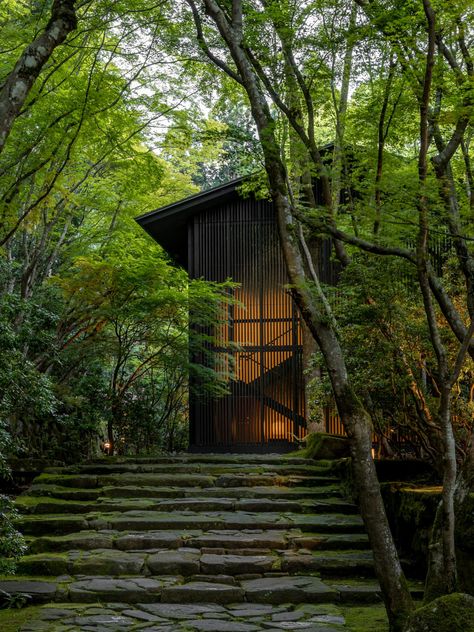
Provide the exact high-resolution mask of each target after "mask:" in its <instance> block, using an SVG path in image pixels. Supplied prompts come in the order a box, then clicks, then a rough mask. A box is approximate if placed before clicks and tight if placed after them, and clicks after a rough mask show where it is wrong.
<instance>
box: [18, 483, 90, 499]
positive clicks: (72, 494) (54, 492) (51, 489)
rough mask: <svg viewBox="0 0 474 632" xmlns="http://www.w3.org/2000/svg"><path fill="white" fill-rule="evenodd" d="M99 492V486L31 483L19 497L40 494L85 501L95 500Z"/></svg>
mask: <svg viewBox="0 0 474 632" xmlns="http://www.w3.org/2000/svg"><path fill="white" fill-rule="evenodd" d="M101 493H102V490H101V489H100V488H97V489H80V488H79V489H75V488H74V487H61V486H60V485H42V484H33V485H31V487H29V488H28V489H27V490H25V491H24V492H23V494H22V496H21V498H23V497H24V496H37V497H39V496H42V497H48V498H58V499H61V500H75V501H87V500H96V499H97V498H99V496H100V495H101Z"/></svg>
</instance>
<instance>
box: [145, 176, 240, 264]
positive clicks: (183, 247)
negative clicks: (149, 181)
mask: <svg viewBox="0 0 474 632" xmlns="http://www.w3.org/2000/svg"><path fill="white" fill-rule="evenodd" d="M244 180H246V178H245V177H243V178H236V179H235V180H231V181H230V182H227V183H226V184H222V185H220V186H217V187H214V188H212V189H208V190H207V191H203V192H201V193H197V194H196V195H191V196H190V197H187V198H185V199H184V200H181V201H179V202H174V203H173V204H168V205H167V206H163V207H161V208H158V209H156V210H155V211H150V212H149V213H145V214H144V215H140V216H139V217H137V218H135V219H136V221H137V222H138V224H139V225H140V226H141V227H142V228H143V229H144V230H145V231H146V232H147V233H148V234H149V235H151V237H153V239H154V240H155V241H157V242H158V243H159V244H160V245H161V246H162V247H163V248H164V249H165V250H166V251H167V252H168V253H169V255H170V256H171V257H172V258H173V259H174V260H175V261H176V262H177V263H178V264H180V265H182V266H184V267H185V268H186V269H188V222H189V220H190V219H191V218H192V217H193V216H194V215H197V214H198V213H201V212H202V211H208V210H211V209H213V208H217V207H219V206H221V205H222V204H225V203H226V202H229V201H230V200H232V199H235V198H237V197H238V196H239V193H238V188H239V187H240V185H241V184H242V183H243V182H244Z"/></svg>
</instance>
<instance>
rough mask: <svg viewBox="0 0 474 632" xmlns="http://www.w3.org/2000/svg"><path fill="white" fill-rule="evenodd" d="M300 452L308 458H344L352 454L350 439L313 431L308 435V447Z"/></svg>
mask: <svg viewBox="0 0 474 632" xmlns="http://www.w3.org/2000/svg"><path fill="white" fill-rule="evenodd" d="M298 454H301V456H304V457H305V458H306V459H318V460H320V459H323V460H325V459H328V460H332V459H342V458H345V457H348V456H349V454H350V451H349V440H348V439H347V438H346V437H340V436H338V435H331V434H327V433H326V432H312V433H311V434H309V435H308V436H307V437H306V447H305V448H304V449H303V450H301V451H300V452H299V453H298Z"/></svg>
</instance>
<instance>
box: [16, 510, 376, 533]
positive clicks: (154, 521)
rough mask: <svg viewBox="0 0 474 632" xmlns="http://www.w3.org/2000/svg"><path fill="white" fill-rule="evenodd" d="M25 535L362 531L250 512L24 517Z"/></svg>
mask: <svg viewBox="0 0 474 632" xmlns="http://www.w3.org/2000/svg"><path fill="white" fill-rule="evenodd" d="M16 524H17V527H18V529H19V530H20V531H22V532H23V533H25V534H27V535H46V534H48V533H51V534H67V533H73V532H75V531H83V530H88V529H95V530H97V531H99V530H112V529H115V530H117V531H148V530H153V531H156V530H166V529H173V530H175V529H202V530H209V529H249V528H254V529H285V530H287V529H302V530H304V531H306V532H311V531H317V532H319V533H324V532H329V533H331V532H332V533H351V532H356V533H357V532H361V531H363V530H364V526H363V523H362V520H361V518H360V517H359V516H357V515H344V514H337V513H334V514H293V513H284V514H279V513H265V512H262V513H251V512H237V511H234V512H215V513H212V512H211V513H197V512H191V511H188V512H179V513H178V512H174V513H162V512H158V511H126V512H121V513H111V514H107V513H104V514H94V513H92V514H87V515H86V516H84V517H83V516H63V515H60V514H58V515H48V514H38V515H26V516H22V517H21V518H19V519H18V520H17V521H16Z"/></svg>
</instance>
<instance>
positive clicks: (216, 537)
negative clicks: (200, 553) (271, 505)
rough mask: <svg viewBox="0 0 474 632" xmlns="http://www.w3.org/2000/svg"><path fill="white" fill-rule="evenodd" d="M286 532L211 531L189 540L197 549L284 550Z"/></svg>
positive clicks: (254, 530) (260, 530)
mask: <svg viewBox="0 0 474 632" xmlns="http://www.w3.org/2000/svg"><path fill="white" fill-rule="evenodd" d="M285 535H286V532H285V531H276V530H263V529H253V530H250V531H249V530H239V531H231V530H212V531H210V532H208V533H203V534H202V535H199V536H197V537H193V538H191V539H190V540H189V543H190V545H191V546H195V547H197V548H203V547H209V548H224V549H243V548H258V549H284V548H286V537H285Z"/></svg>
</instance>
